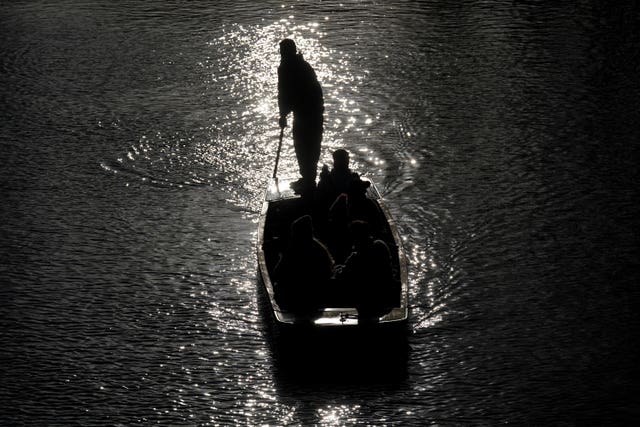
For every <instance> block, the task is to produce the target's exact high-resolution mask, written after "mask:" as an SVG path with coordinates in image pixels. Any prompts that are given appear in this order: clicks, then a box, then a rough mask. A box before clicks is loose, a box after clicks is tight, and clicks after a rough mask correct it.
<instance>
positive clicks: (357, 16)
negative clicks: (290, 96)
mask: <svg viewBox="0 0 640 427" xmlns="http://www.w3.org/2000/svg"><path fill="white" fill-rule="evenodd" d="M563 3H564V2H563ZM570 3H571V4H570V5H553V4H547V3H546V2H537V1H531V2H511V1H482V2H481V1H463V2H444V1H442V2H440V1H433V2H409V1H395V2H386V1H384V2H382V1H380V2H378V1H364V2H360V1H349V0H342V1H341V2H338V1H326V2H249V1H233V2H208V1H207V2H205V1H197V2H173V1H172V2H160V1H157V2H142V1H140V2H134V1H127V2H124V1H122V2H106V1H104V2H101V1H85V2H76V1H59V2H45V1H30V2H3V3H2V4H1V5H0V99H1V108H0V150H1V151H0V153H1V157H0V161H1V163H2V167H1V169H0V186H1V188H2V199H1V200H0V202H1V203H0V280H1V287H0V366H1V367H0V404H1V405H2V406H1V409H0V423H2V424H5V425H15V424H28V425H54V424H68V423H77V424H82V425H89V424H120V425H131V424H135V423H142V424H151V423H156V422H160V423H163V424H170V425H176V424H207V423H211V424H220V425H228V424H247V425H259V424H270V425H284V424H294V425H295V424H301V425H313V424H317V425H351V424H365V425H366V424H370V425H384V424H387V425H426V424H431V423H433V424H438V425H458V424H474V425H475V424H492V425H493V424H499V423H513V424H542V425H549V424H551V425H557V424H561V425H562V424H564V425H572V424H594V425H602V424H609V425H613V424H621V423H629V424H630V423H631V422H632V421H633V420H634V419H635V420H637V419H638V418H640V409H639V405H638V395H639V392H640V390H639V389H638V383H637V382H635V381H634V378H633V377H634V376H638V374H639V372H638V371H639V369H638V358H639V356H640V352H639V351H638V341H637V336H638V332H639V331H640V328H639V327H638V326H639V324H638V303H637V302H638V300H639V299H638V296H639V295H638V278H639V277H640V276H639V274H638V241H639V236H638V232H639V227H638V224H639V219H638V218H639V217H638V215H639V214H640V212H639V209H638V204H637V203H636V201H637V200H638V188H639V187H640V176H639V170H640V168H639V166H638V165H639V164H640V162H639V160H640V158H639V155H638V151H639V150H638V147H639V137H640V131H639V129H640V125H639V123H640V101H639V100H640V84H639V83H640V82H639V75H640V74H639V73H640V69H639V63H640V53H639V52H640V34H639V33H640V30H639V28H640V26H639V25H638V24H639V20H640V12H639V10H640V9H639V7H638V6H637V3H636V4H633V2H598V1H577V2H570ZM285 36H292V37H293V38H294V39H295V40H296V41H297V42H298V44H299V46H300V48H301V49H302V50H303V52H304V54H305V57H306V58H307V59H308V60H309V61H310V63H311V64H312V65H313V66H314V67H315V68H316V70H317V73H318V76H319V79H320V81H321V83H322V85H323V87H324V91H325V99H326V129H325V142H324V147H323V153H322V157H323V160H324V161H327V160H328V159H329V158H330V153H331V151H332V150H333V149H335V148H337V147H345V148H347V149H349V150H350V151H352V153H353V156H352V157H353V160H354V164H355V168H356V169H357V170H359V171H361V172H364V173H366V174H367V175H368V176H369V177H371V178H372V179H374V181H376V182H377V183H378V185H379V187H380V189H381V191H382V192H383V193H384V196H385V197H386V199H387V200H388V203H389V205H390V207H391V209H392V212H393V214H394V215H395V217H396V219H397V221H398V223H399V226H400V229H401V232H402V234H403V235H404V236H405V247H406V250H407V252H408V255H409V258H410V266H409V273H410V303H411V307H412V312H411V319H410V323H409V327H408V329H409V331H408V342H409V345H410V347H411V350H410V352H409V354H408V356H407V362H406V367H403V368H402V369H403V370H404V372H403V373H401V374H400V375H397V376H392V377H389V376H385V377H384V378H381V377H379V375H378V374H379V373H381V372H386V371H387V370H388V368H389V369H390V368H393V367H392V366H379V367H376V368H375V369H371V371H370V372H364V375H354V376H350V375H349V372H348V371H347V372H345V373H344V375H343V376H341V377H340V376H333V377H328V378H326V379H325V380H324V381H317V380H314V381H310V380H309V379H306V378H305V377H304V376H302V377H297V378H296V377H294V378H291V377H286V378H285V376H284V375H282V374H281V371H282V370H281V369H278V366H277V362H278V358H277V353H276V352H274V349H273V346H272V345H270V335H269V333H268V330H267V328H266V326H265V325H266V324H267V321H266V319H265V318H264V316H262V315H261V314H260V311H259V310H258V306H259V304H258V300H259V294H258V283H257V280H256V260H255V241H256V227H257V219H258V212H259V207H260V201H261V198H262V195H263V189H264V187H265V185H266V182H267V178H268V176H269V175H270V174H271V172H272V168H273V163H274V160H275V147H276V145H277V135H278V129H277V105H276V99H275V83H276V81H275V79H276V67H277V65H278V61H279V56H278V52H277V43H278V41H279V40H280V39H281V38H283V37H285ZM290 141H291V139H290V137H288V138H287V142H288V143H287V144H285V150H284V152H283V158H282V159H281V163H280V165H281V166H280V169H281V171H282V174H283V175H295V174H296V172H297V171H296V165H295V158H294V155H293V150H292V147H291V145H290ZM350 356H351V355H350V354H344V353H342V354H340V355H339V357H336V358H335V359H333V360H327V361H326V363H327V366H329V367H331V366H333V367H336V366H338V365H340V364H341V363H342V362H341V361H342V360H348V359H349V358H350ZM314 363H319V364H321V363H322V361H315V362H314ZM389 363H394V362H393V361H390V362H389ZM365 365H366V364H365ZM381 365H384V363H381ZM316 368H319V367H318V366H315V367H312V369H316ZM360 374H362V372H360ZM363 376H364V377H366V381H365V380H363Z"/></svg>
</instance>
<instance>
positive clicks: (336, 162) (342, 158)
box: [333, 148, 349, 170]
mask: <svg viewBox="0 0 640 427" xmlns="http://www.w3.org/2000/svg"><path fill="white" fill-rule="evenodd" d="M333 168H334V169H336V170H346V169H349V152H348V151H347V150H343V149H342V148H339V149H337V150H336V151H334V152H333Z"/></svg>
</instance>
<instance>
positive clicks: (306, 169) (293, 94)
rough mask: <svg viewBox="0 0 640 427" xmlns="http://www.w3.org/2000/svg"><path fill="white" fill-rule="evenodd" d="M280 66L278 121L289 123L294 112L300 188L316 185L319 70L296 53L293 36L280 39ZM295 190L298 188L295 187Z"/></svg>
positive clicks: (321, 107)
mask: <svg viewBox="0 0 640 427" xmlns="http://www.w3.org/2000/svg"><path fill="white" fill-rule="evenodd" d="M280 57H281V58H280V66H279V67H278V107H279V109H280V120H279V124H280V127H281V128H284V127H286V126H287V116H288V115H289V113H291V112H293V129H292V133H293V146H294V148H295V151H296V157H297V159H298V166H299V167H300V175H302V179H301V180H300V181H298V183H297V185H295V187H297V189H299V190H302V189H309V188H313V187H314V186H315V179H316V174H317V167H318V159H319V158H320V143H321V142H322V126H323V120H324V119H323V113H324V100H323V97H322V88H321V87H320V83H318V79H317V77H316V73H315V71H314V70H313V68H312V67H311V65H309V63H308V62H307V61H305V60H304V58H303V57H302V54H301V53H297V50H296V44H295V43H294V41H293V40H291V39H284V40H282V41H281V42H280ZM294 190H296V188H294Z"/></svg>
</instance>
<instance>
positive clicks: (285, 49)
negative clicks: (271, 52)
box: [280, 39, 296, 59]
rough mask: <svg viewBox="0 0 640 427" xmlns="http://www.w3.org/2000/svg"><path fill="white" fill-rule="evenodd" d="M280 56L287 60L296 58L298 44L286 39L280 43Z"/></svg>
mask: <svg viewBox="0 0 640 427" xmlns="http://www.w3.org/2000/svg"><path fill="white" fill-rule="evenodd" d="M280 56H281V57H282V59H287V58H291V57H294V56H296V44H295V42H294V41H293V40H291V39H284V40H282V41H281V42H280Z"/></svg>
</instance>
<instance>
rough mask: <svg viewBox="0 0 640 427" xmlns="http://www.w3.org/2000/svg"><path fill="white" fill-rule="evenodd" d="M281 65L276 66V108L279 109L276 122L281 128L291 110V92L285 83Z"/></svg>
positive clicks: (284, 125) (285, 124)
mask: <svg viewBox="0 0 640 427" xmlns="http://www.w3.org/2000/svg"><path fill="white" fill-rule="evenodd" d="M284 74H285V73H284V71H283V70H282V67H278V109H279V110H280V119H279V120H278V124H279V125H280V127H281V128H284V127H286V126H287V116H288V115H289V113H290V112H291V100H290V98H291V94H290V93H289V88H288V87H287V84H286V76H285V75H284Z"/></svg>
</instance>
